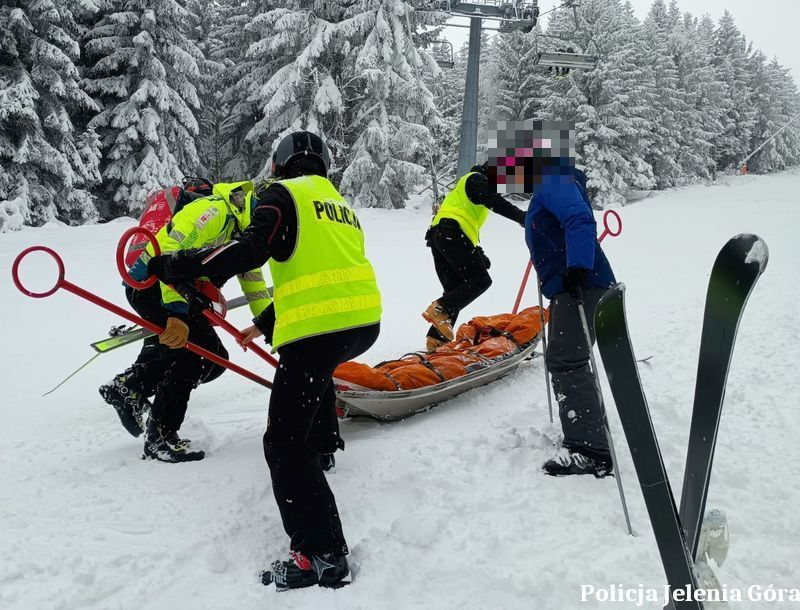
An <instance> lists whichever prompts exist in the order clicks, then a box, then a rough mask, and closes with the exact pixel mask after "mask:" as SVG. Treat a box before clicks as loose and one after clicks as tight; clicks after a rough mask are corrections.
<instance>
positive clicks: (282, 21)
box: [217, 0, 308, 180]
mask: <svg viewBox="0 0 800 610" xmlns="http://www.w3.org/2000/svg"><path fill="white" fill-rule="evenodd" d="M230 1H231V2H232V4H231V7H230V10H229V11H228V13H227V16H226V17H225V19H224V20H223V21H222V22H221V25H220V27H221V30H220V32H219V33H218V34H217V36H218V37H219V39H220V40H221V41H222V43H223V45H224V46H223V48H222V49H221V54H222V56H224V57H225V58H226V59H229V60H232V61H233V63H234V65H233V68H232V69H231V70H226V72H225V74H224V78H223V80H222V84H223V86H224V90H225V92H224V94H223V96H222V99H221V103H222V104H223V105H224V107H225V108H226V110H227V116H226V117H225V118H224V120H223V123H222V136H223V152H222V155H223V157H224V159H225V165H224V169H223V172H222V173H223V177H224V178H226V179H234V180H238V179H241V178H242V177H243V176H256V175H257V174H259V173H261V172H262V170H264V169H265V168H266V167H268V166H269V163H268V161H269V156H270V154H271V153H272V149H273V143H274V141H275V137H274V134H267V135H258V136H256V135H255V134H251V132H252V131H253V129H254V125H255V124H256V123H257V122H258V121H259V120H260V119H262V118H263V114H262V111H261V109H262V107H263V106H264V103H265V101H266V100H265V98H264V97H263V96H262V94H261V90H262V88H263V87H265V86H266V85H267V83H269V82H270V80H271V79H272V77H273V76H274V75H275V72H277V71H278V69H280V68H281V67H282V66H285V65H286V64H287V63H289V62H291V61H292V59H293V58H294V55H292V53H293V52H294V51H295V48H293V47H292V46H291V45H290V44H288V42H287V40H288V38H292V39H293V40H295V41H299V40H302V38H303V36H304V34H303V32H304V26H302V25H301V24H302V23H305V17H303V15H302V14H300V13H301V11H300V10H299V9H298V8H297V7H298V6H299V3H298V2H294V1H286V0H256V1H253V0H251V1H250V2H247V3H240V2H237V0H230ZM306 4H308V3H306ZM292 15H293V16H295V17H300V19H292ZM289 32H294V35H289ZM279 33H280V35H279Z"/></svg>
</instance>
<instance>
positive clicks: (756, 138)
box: [747, 51, 800, 173]
mask: <svg viewBox="0 0 800 610" xmlns="http://www.w3.org/2000/svg"><path fill="white" fill-rule="evenodd" d="M749 84H750V89H751V90H752V98H751V101H752V104H753V108H754V110H755V113H756V123H755V126H754V128H753V135H752V139H751V142H750V144H749V148H750V150H756V149H757V148H758V147H759V146H761V145H762V144H763V143H764V142H767V141H768V140H769V142H767V144H766V145H764V147H763V148H762V149H761V150H760V151H758V152H757V153H756V154H755V155H754V156H753V157H752V158H751V159H750V160H749V161H748V162H747V166H748V169H749V170H751V171H754V172H764V173H766V172H770V171H776V170H782V169H785V168H787V167H789V166H791V165H796V164H797V163H798V162H800V147H799V146H798V144H800V140H799V139H798V131H797V130H793V129H791V127H790V128H788V129H786V130H784V131H782V132H780V134H778V132H779V131H780V129H781V128H782V127H784V126H785V125H787V124H788V123H790V122H791V121H792V119H793V118H795V117H797V116H798V111H799V110H800V105H799V104H798V95H797V87H796V85H795V83H794V80H793V79H792V78H791V76H790V75H789V71H788V70H787V69H786V68H784V67H783V66H781V65H780V63H778V60H777V59H773V60H772V61H769V62H768V61H767V58H766V56H765V55H764V53H763V52H761V51H757V52H755V53H754V54H753V55H752V57H751V58H750V83H749ZM774 134H778V135H777V136H776V137H775V138H774V139H772V140H770V138H771V137H772V136H773V135H774Z"/></svg>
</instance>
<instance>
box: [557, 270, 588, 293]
mask: <svg viewBox="0 0 800 610" xmlns="http://www.w3.org/2000/svg"><path fill="white" fill-rule="evenodd" d="M588 276H589V270H588V269H583V268H581V267H568V268H567V270H566V271H565V272H564V275H562V276H561V281H562V282H563V283H564V290H566V291H567V292H568V293H569V295H570V296H571V297H572V298H573V299H580V298H581V288H583V287H584V286H585V285H586V279H587V278H588Z"/></svg>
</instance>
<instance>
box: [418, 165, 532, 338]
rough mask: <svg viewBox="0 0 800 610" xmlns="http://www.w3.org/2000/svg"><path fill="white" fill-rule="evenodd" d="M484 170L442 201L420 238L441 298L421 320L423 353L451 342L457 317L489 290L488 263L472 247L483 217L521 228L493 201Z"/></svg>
mask: <svg viewBox="0 0 800 610" xmlns="http://www.w3.org/2000/svg"><path fill="white" fill-rule="evenodd" d="M487 173H488V172H487V164H486V163H484V164H483V165H476V166H474V167H473V168H472V169H470V171H469V172H468V173H467V174H465V175H464V176H462V177H461V179H459V181H458V182H457V183H456V186H455V187H454V188H453V190H452V191H450V193H448V195H447V196H446V197H445V198H444V201H443V202H442V205H441V207H440V208H439V212H438V213H437V214H436V216H435V217H434V219H433V222H432V223H431V226H430V228H429V229H428V232H427V233H426V234H425V239H426V241H427V245H428V247H430V249H431V252H432V253H433V266H434V268H435V269H436V275H437V276H438V277H439V281H440V282H441V283H442V287H443V288H444V293H443V294H442V296H441V297H439V298H438V299H437V300H435V301H434V302H433V303H431V304H430V305H429V306H428V309H426V310H425V311H424V312H423V314H422V317H423V318H425V319H426V320H427V321H428V322H430V323H431V327H430V329H429V330H428V336H427V337H426V341H425V347H426V348H427V350H428V351H433V350H435V349H436V348H437V347H439V346H440V345H443V344H444V343H447V342H448V341H452V340H453V324H454V323H455V321H456V319H457V318H458V314H459V313H460V312H461V310H462V309H464V308H465V307H466V306H467V305H469V304H470V303H472V301H474V300H475V299H477V298H478V297H479V296H480V295H482V294H483V293H484V292H486V291H487V290H488V289H489V286H491V285H492V278H491V277H489V271H488V269H489V266H490V262H489V259H488V257H487V256H486V255H485V254H484V253H483V249H482V248H481V247H480V246H479V245H478V242H479V241H480V231H481V227H482V226H483V223H484V222H486V218H487V217H488V216H489V211H490V210H491V211H493V212H495V213H497V214H500V215H501V216H504V217H505V218H508V219H510V220H513V221H514V222H517V223H519V225H520V226H522V227H524V226H525V212H524V211H522V210H521V209H519V208H518V207H517V206H515V205H514V204H512V203H510V202H508V201H506V200H505V199H504V198H503V197H501V196H500V195H498V194H497V193H496V192H495V190H494V189H493V188H491V186H490V184H489V180H488V177H487Z"/></svg>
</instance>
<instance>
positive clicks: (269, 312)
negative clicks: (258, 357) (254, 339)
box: [253, 302, 275, 345]
mask: <svg viewBox="0 0 800 610" xmlns="http://www.w3.org/2000/svg"><path fill="white" fill-rule="evenodd" d="M253 324H255V325H256V328H258V330H260V331H261V334H262V335H264V341H266V342H267V343H269V344H270V345H271V344H272V333H273V332H274V331H275V303H274V302H273V303H270V304H269V306H268V307H267V308H266V309H265V310H264V311H262V312H261V313H260V314H259V315H258V317H256V318H253Z"/></svg>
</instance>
